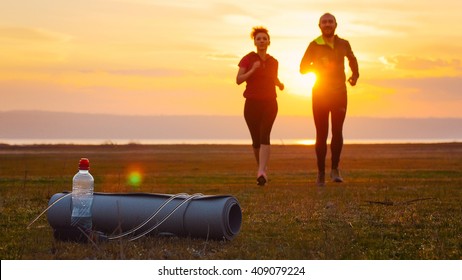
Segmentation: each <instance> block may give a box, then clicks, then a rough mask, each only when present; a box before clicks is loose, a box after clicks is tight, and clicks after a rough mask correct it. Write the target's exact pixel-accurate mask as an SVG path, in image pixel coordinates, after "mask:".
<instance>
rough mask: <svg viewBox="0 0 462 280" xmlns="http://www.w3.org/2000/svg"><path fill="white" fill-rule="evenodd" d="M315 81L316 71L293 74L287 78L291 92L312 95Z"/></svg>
mask: <svg viewBox="0 0 462 280" xmlns="http://www.w3.org/2000/svg"><path fill="white" fill-rule="evenodd" d="M315 82H316V75H315V74H314V73H308V74H305V75H301V74H298V75H292V76H291V77H290V78H287V80H286V85H287V92H289V93H290V94H296V95H302V96H311V89H312V88H313V86H314V83H315Z"/></svg>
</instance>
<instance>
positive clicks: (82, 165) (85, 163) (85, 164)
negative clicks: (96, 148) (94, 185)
mask: <svg viewBox="0 0 462 280" xmlns="http://www.w3.org/2000/svg"><path fill="white" fill-rule="evenodd" d="M89 169H90V161H89V160H88V158H81V159H80V162H79V170H89Z"/></svg>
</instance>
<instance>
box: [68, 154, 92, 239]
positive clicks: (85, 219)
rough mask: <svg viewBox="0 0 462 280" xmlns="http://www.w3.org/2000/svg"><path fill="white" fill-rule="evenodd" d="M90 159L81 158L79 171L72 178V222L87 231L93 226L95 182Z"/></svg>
mask: <svg viewBox="0 0 462 280" xmlns="http://www.w3.org/2000/svg"><path fill="white" fill-rule="evenodd" d="M89 169H90V161H89V160H88V159H87V158H81V159H80V162H79V172H77V174H75V176H74V178H73V179H72V216H71V224H72V225H73V226H77V227H79V228H80V229H82V230H84V231H85V232H89V231H90V230H91V228H92V226H93V224H92V217H91V206H92V204H93V190H94V184H95V183H94V182H95V180H94V179H93V176H91V174H90V172H89Z"/></svg>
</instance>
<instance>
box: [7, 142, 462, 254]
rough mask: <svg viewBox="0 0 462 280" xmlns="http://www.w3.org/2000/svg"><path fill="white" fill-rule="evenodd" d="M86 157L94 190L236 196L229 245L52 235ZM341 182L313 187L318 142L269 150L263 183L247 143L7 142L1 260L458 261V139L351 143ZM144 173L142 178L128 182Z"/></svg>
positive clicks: (461, 199) (461, 173) (461, 245)
mask: <svg viewBox="0 0 462 280" xmlns="http://www.w3.org/2000/svg"><path fill="white" fill-rule="evenodd" d="M81 157H88V158H89V159H90V162H91V173H92V174H93V176H94V177H95V191H98V192H150V193H166V194H176V193H183V192H186V193H190V194H193V193H203V194H211V195H215V194H228V195H233V196H235V197H236V198H237V199H238V200H239V202H240V205H241V207H242V215H243V219H242V226H241V230H240V233H239V234H238V235H237V236H236V238H235V239H234V240H232V241H217V240H206V239H193V238H189V237H165V236H163V237H161V236H149V237H145V238H141V239H139V240H136V241H133V242H129V241H127V240H118V241H110V242H104V243H99V244H97V245H96V246H95V245H93V244H91V243H88V244H79V243H73V242H62V241H56V240H54V238H53V233H52V229H51V227H50V226H49V225H48V222H47V219H46V216H45V215H44V216H43V217H41V218H40V219H39V220H38V221H37V222H36V223H35V224H34V225H33V226H32V227H31V228H30V229H26V227H27V225H28V224H29V222H30V221H32V220H33V219H34V218H35V217H36V216H37V215H38V214H39V213H40V212H41V211H42V210H44V209H45V208H46V206H47V204H48V201H49V199H50V197H51V196H52V195H53V194H55V193H57V192H62V191H70V190H71V188H72V186H71V181H72V177H73V175H74V174H75V173H76V171H77V165H78V161H79V159H80V158H81ZM341 168H342V170H343V175H344V178H345V183H342V184H334V183H330V182H329V183H328V184H327V185H326V187H324V188H320V187H316V186H315V185H314V179H315V176H316V172H315V157H314V150H313V147H312V146H302V145H287V146H284V145H273V146H272V156H271V160H270V166H269V173H268V175H269V178H270V182H269V184H268V185H267V186H265V187H258V186H257V185H256V184H255V176H256V164H255V162H254V159H253V155H252V151H251V147H250V146H241V145H152V146H151V145H101V146H98V145H96V146H91V145H90V146H80V145H77V146H72V145H67V146H66V145H48V146H47V145H45V146H8V145H2V146H0V210H1V214H0V215H1V216H0V227H1V232H0V241H1V242H0V257H1V259H2V260H8V259H16V260H18V259H45V260H48V259H110V260H112V259H199V260H200V259H214V260H222V259H243V260H247V259H249V260H250V259H252V260H253V259H262V260H266V259H276V260H277V259H286V260H294V259H302V260H312V259H327V260H338V259H359V260H365V259H366V260H370V259H377V260H383V259H385V260H388V259H417V260H424V259H425V260H426V259H437V260H448V259H457V260H460V259H462V143H443V144H383V145H366V144H364V145H345V147H344V152H343V155H342V162H341ZM132 172H138V173H139V174H140V178H141V182H140V183H139V184H135V183H134V182H130V181H129V178H128V177H129V174H131V173H132Z"/></svg>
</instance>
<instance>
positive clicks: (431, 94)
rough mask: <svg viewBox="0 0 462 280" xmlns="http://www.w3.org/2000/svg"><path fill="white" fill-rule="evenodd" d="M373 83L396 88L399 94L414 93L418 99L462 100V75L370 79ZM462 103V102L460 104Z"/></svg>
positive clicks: (438, 100)
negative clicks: (461, 91)
mask: <svg viewBox="0 0 462 280" xmlns="http://www.w3.org/2000/svg"><path fill="white" fill-rule="evenodd" d="M370 82H371V83H372V84H375V85H380V86H383V87H386V88H394V89H395V90H396V92H397V94H407V95H412V96H414V98H416V101H417V100H418V101H431V102H433V101H437V102H440V101H442V100H444V101H445V102H456V101H457V102H461V101H462V95H461V94H460V89H461V88H462V76H457V77H429V78H399V79H386V80H375V81H370ZM460 105H462V104H460Z"/></svg>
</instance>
